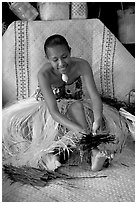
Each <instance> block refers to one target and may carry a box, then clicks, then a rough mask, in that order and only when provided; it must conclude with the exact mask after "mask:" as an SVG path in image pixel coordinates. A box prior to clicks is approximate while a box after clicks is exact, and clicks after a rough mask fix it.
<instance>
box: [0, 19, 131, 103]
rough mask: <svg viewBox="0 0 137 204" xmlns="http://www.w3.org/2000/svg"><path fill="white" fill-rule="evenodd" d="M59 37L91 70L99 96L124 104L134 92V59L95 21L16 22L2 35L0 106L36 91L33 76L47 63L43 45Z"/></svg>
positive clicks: (106, 29)
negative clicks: (53, 36)
mask: <svg viewBox="0 0 137 204" xmlns="http://www.w3.org/2000/svg"><path fill="white" fill-rule="evenodd" d="M55 33H56V34H57V33H58V34H61V35H63V36H64V37H65V38H66V39H67V41H68V42H69V44H70V47H71V48H72V49H71V50H72V56H74V57H80V58H83V59H85V60H87V61H88V62H89V64H90V65H91V67H92V70H93V74H94V79H95V83H96V86H97V89H98V91H99V93H100V94H101V95H102V96H103V97H106V98H112V99H117V100H118V101H124V102H126V103H128V99H129V93H130V91H131V90H133V89H135V59H134V57H132V55H131V54H130V53H129V52H128V51H127V50H126V49H125V48H124V46H123V45H122V44H121V43H120V42H119V41H118V39H117V38H116V37H115V36H114V35H113V33H111V32H110V30H109V29H108V28H107V27H106V26H105V25H104V24H103V23H102V22H101V21H100V20H98V19H85V20H58V21H31V22H27V21H16V22H13V23H12V24H11V25H10V26H9V27H8V29H7V31H6V32H5V33H4V35H3V42H2V46H3V55H2V59H3V62H2V65H3V78H2V79H3V87H2V88H3V103H9V102H14V101H15V100H20V99H25V98H28V97H29V96H31V95H32V94H33V93H34V91H35V90H36V88H37V85H38V84H37V73H38V71H39V69H40V68H41V67H42V66H43V65H44V64H45V63H46V62H47V59H46V58H45V53H44V48H43V45H44V42H45V40H46V38H47V37H49V36H50V35H53V34H55Z"/></svg>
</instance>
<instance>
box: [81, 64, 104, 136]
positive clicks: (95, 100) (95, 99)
mask: <svg viewBox="0 0 137 204" xmlns="http://www.w3.org/2000/svg"><path fill="white" fill-rule="evenodd" d="M81 70H82V75H83V77H84V81H85V85H86V88H87V91H88V93H89V96H90V98H91V100H92V107H93V114H94V122H93V127H92V131H93V133H96V131H97V130H98V129H99V128H101V127H102V112H103V105H102V101H101V98H100V95H99V93H98V91H97V88H96V85H95V81H94V77H93V72H92V69H91V66H90V65H89V63H88V62H87V61H85V60H84V61H83V62H82V67H81Z"/></svg>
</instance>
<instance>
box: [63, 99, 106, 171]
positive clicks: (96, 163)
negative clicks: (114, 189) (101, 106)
mask: <svg viewBox="0 0 137 204" xmlns="http://www.w3.org/2000/svg"><path fill="white" fill-rule="evenodd" d="M67 116H69V118H70V119H72V120H73V121H75V122H77V123H78V124H79V125H81V126H82V127H83V129H85V130H87V128H88V124H87V120H86V116H85V112H84V107H83V105H82V103H81V102H75V103H73V104H72V105H71V106H70V108H69V110H68V112H67ZM91 117H92V121H93V116H91ZM106 159H107V158H106V156H105V155H104V154H103V153H101V152H100V151H99V150H98V149H97V148H96V149H93V150H92V158H91V160H92V167H91V169H92V171H100V170H101V169H102V167H103V165H104V162H105V160H106Z"/></svg>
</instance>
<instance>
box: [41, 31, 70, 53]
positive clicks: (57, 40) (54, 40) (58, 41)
mask: <svg viewBox="0 0 137 204" xmlns="http://www.w3.org/2000/svg"><path fill="white" fill-rule="evenodd" d="M56 45H65V46H66V47H67V49H68V50H69V51H70V50H71V48H70V47H69V45H68V42H67V40H66V39H65V38H64V37H63V36H62V35H58V34H55V35H51V36H50V37H48V38H47V40H46V41H45V44H44V51H45V53H46V55H47V48H50V47H54V46H56Z"/></svg>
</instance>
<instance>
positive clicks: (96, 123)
mask: <svg viewBox="0 0 137 204" xmlns="http://www.w3.org/2000/svg"><path fill="white" fill-rule="evenodd" d="M99 129H100V130H102V118H99V119H98V120H95V121H94V122H93V126H92V134H93V135H95V134H96V133H97V130H99Z"/></svg>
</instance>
